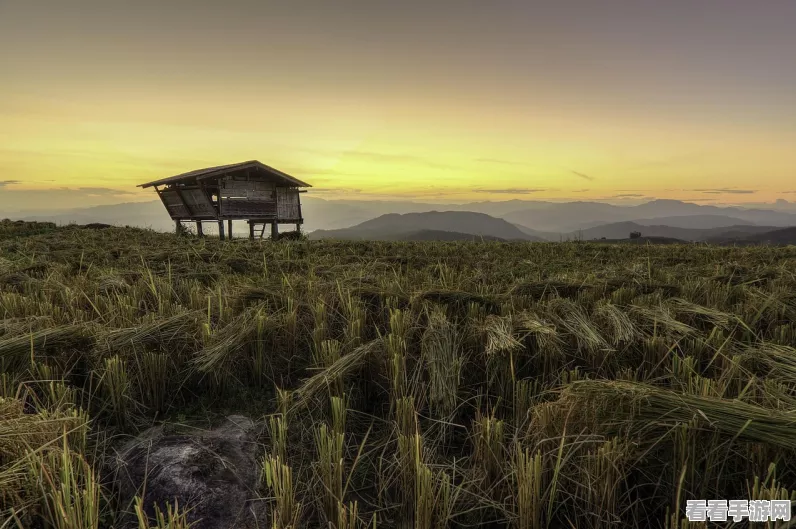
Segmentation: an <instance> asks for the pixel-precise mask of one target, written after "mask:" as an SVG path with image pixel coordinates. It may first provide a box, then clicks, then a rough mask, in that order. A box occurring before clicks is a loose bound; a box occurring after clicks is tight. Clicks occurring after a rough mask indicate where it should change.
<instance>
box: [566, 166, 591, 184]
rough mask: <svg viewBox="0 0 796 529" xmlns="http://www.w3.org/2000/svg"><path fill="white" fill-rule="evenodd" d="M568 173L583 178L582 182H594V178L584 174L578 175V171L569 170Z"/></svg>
mask: <svg viewBox="0 0 796 529" xmlns="http://www.w3.org/2000/svg"><path fill="white" fill-rule="evenodd" d="M570 171H571V172H572V174H574V175H575V176H579V177H581V178H583V179H584V180H589V181H592V180H594V177H593V176H590V175H587V174H586V173H580V172H578V171H573V170H572V169H570Z"/></svg>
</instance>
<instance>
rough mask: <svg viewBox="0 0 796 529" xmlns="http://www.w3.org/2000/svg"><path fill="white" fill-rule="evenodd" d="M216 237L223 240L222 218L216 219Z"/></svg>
mask: <svg viewBox="0 0 796 529" xmlns="http://www.w3.org/2000/svg"><path fill="white" fill-rule="evenodd" d="M218 238H219V239H221V240H222V241H223V240H224V221H223V220H219V221H218Z"/></svg>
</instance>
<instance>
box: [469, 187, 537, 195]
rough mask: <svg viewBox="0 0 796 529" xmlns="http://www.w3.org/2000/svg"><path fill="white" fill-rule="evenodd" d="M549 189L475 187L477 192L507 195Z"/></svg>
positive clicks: (525, 193)
mask: <svg viewBox="0 0 796 529" xmlns="http://www.w3.org/2000/svg"><path fill="white" fill-rule="evenodd" d="M544 191H549V189H534V188H517V187H515V188H508V189H474V190H473V192H475V193H495V194H507V195H527V194H530V193H542V192H544Z"/></svg>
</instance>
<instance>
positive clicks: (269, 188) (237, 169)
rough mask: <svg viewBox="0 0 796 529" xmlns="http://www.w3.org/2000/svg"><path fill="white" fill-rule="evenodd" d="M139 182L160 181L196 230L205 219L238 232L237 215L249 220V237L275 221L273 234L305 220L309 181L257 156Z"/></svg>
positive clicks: (170, 203) (172, 207) (180, 217)
mask: <svg viewBox="0 0 796 529" xmlns="http://www.w3.org/2000/svg"><path fill="white" fill-rule="evenodd" d="M138 187H142V188H147V187H154V188H155V191H156V192H157V194H158V196H159V197H160V200H161V201H163V205H164V206H166V211H168V212H169V215H170V216H171V218H172V219H173V220H174V222H175V224H176V227H177V230H178V231H179V230H180V228H181V227H182V226H181V224H182V223H183V222H195V223H196V231H197V233H198V234H199V235H200V236H201V235H202V234H203V230H202V223H203V222H217V223H218V233H219V237H220V238H221V239H224V221H225V220H226V221H227V233H228V234H229V235H230V237H231V236H232V221H233V220H246V221H247V222H248V223H249V237H250V238H252V239H253V238H254V236H255V229H256V227H257V226H261V227H262V230H261V231H260V237H262V236H263V234H264V233H265V226H266V225H267V224H270V226H271V237H272V238H274V239H275V238H277V236H278V235H279V224H295V225H296V230H298V229H300V226H301V224H303V223H304V218H303V217H302V215H301V200H300V198H299V193H304V192H305V191H303V190H300V189H299V188H302V187H312V186H311V185H310V184H307V183H306V182H302V181H301V180H299V179H297V178H294V177H292V176H290V175H288V174H285V173H283V172H282V171H278V170H276V169H274V168H273V167H269V166H267V165H265V164H263V163H260V162H258V161H257V160H252V161H249V162H242V163H236V164H232V165H220V166H217V167H208V168H206V169H198V170H196V171H190V172H188V173H183V174H179V175H177V176H171V177H169V178H163V179H161V180H155V181H154V182H149V183H146V184H141V185H140V186H138Z"/></svg>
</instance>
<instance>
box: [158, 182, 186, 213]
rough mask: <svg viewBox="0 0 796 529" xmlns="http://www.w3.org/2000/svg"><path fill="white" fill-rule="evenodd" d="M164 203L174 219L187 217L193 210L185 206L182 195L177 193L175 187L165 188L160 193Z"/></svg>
mask: <svg viewBox="0 0 796 529" xmlns="http://www.w3.org/2000/svg"><path fill="white" fill-rule="evenodd" d="M158 194H159V195H160V200H162V201H163V205H164V206H166V211H168V212H169V215H171V218H173V219H186V218H189V217H190V216H191V212H190V211H188V208H187V207H185V204H184V203H183V201H182V199H181V198H180V195H178V194H177V190H175V189H163V190H162V191H160V192H159V193H158Z"/></svg>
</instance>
